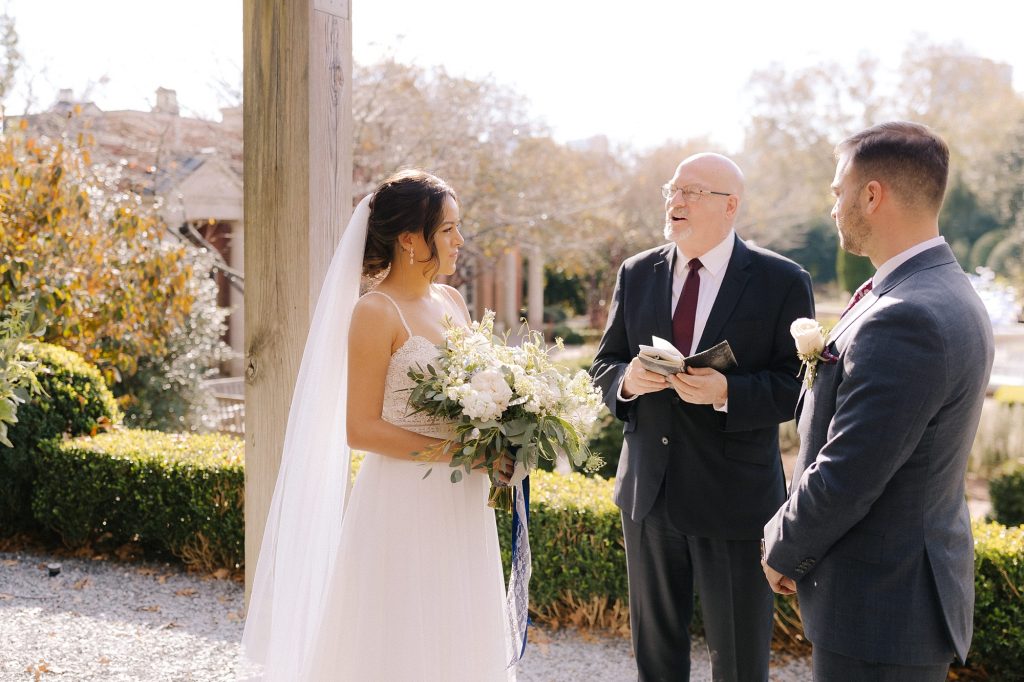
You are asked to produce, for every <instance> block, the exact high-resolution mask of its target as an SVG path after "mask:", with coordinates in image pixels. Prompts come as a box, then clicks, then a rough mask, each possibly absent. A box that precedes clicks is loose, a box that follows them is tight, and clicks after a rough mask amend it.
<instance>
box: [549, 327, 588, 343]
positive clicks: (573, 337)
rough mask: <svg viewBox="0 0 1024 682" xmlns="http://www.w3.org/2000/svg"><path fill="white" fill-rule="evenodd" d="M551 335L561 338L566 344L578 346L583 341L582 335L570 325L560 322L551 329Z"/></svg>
mask: <svg viewBox="0 0 1024 682" xmlns="http://www.w3.org/2000/svg"><path fill="white" fill-rule="evenodd" d="M551 336H553V337H555V338H560V339H562V343H564V344H565V345H566V346H579V345H580V344H582V343H583V340H584V339H583V337H582V336H581V335H580V334H579V332H577V331H576V330H575V329H573V328H572V327H570V326H568V325H565V324H560V325H557V326H556V327H555V328H554V329H552V330H551Z"/></svg>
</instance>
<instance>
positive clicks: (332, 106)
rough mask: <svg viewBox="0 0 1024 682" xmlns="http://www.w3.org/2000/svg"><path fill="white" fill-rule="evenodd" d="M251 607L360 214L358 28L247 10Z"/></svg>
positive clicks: (297, 9) (273, 8)
mask: <svg viewBox="0 0 1024 682" xmlns="http://www.w3.org/2000/svg"><path fill="white" fill-rule="evenodd" d="M242 20H243V24H244V26H243V42H244V57H243V83H244V88H243V91H244V94H243V117H244V124H245V128H244V145H245V147H244V148H245V161H244V168H245V171H244V176H245V183H244V185H245V186H244V194H245V199H244V205H245V209H244V210H245V220H246V224H245V232H246V235H245V240H244V246H245V274H246V296H245V349H246V358H245V372H246V395H245V397H246V433H245V458H246V472H245V473H246V481H245V495H246V505H245V525H246V548H245V550H246V551H245V555H246V597H247V598H248V594H249V589H250V586H251V581H252V575H253V571H254V570H255V567H256V558H257V556H258V554H259V547H260V542H261V540H262V538H263V527H264V522H265V519H266V515H267V512H268V510H269V507H270V500H271V496H272V494H273V490H274V484H275V482H276V479H277V470H278V465H279V463H280V458H281V448H282V445H283V443H284V431H285V425H286V423H287V419H288V407H289V404H290V402H291V396H292V390H293V389H294V385H295V377H296V375H297V374H298V369H299V363H300V360H301V357H302V350H303V346H304V345H305V340H306V330H307V329H308V328H309V322H310V319H311V318H312V311H313V309H314V307H315V305H316V298H317V295H318V294H319V291H320V283H321V282H322V281H323V278H324V276H325V274H326V272H327V266H328V265H329V263H330V258H331V256H332V254H333V251H334V245H335V244H336V243H337V241H338V239H339V238H340V235H341V231H342V228H343V226H344V224H345V222H346V221H347V219H348V215H349V213H350V212H351V177H352V157H351V140H350V135H351V116H352V113H351V108H352V107H351V92H350V83H351V78H350V75H351V72H352V56H351V55H352V47H351V45H352V41H351V35H352V26H351V20H350V19H344V18H341V17H338V16H334V15H331V14H326V13H323V12H317V11H315V10H314V0H245V1H244V5H243V19H242Z"/></svg>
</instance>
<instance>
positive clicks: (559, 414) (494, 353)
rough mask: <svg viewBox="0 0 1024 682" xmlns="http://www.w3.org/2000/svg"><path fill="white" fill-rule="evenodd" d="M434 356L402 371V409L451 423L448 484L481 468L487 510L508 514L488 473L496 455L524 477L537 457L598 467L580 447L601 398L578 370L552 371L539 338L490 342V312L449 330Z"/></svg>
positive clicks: (505, 492) (504, 496) (507, 496)
mask: <svg viewBox="0 0 1024 682" xmlns="http://www.w3.org/2000/svg"><path fill="white" fill-rule="evenodd" d="M556 347H557V348H561V339H558V341H557V345H556ZM440 349H441V355H440V357H439V358H438V359H437V361H436V362H434V363H431V364H429V365H427V366H426V367H425V368H424V367H419V366H417V367H413V368H412V369H410V370H409V377H410V378H411V379H412V380H413V382H414V387H413V389H412V393H411V394H410V396H409V405H410V407H411V408H412V410H413V412H424V413H426V414H428V415H431V416H433V417H437V418H439V419H446V420H450V421H454V422H455V435H454V436H453V437H452V439H451V440H450V442H449V443H448V445H449V451H453V452H454V455H453V456H452V460H451V466H452V469H453V470H452V473H451V480H452V482H453V483H457V482H458V481H460V480H462V472H463V471H465V472H467V473H468V472H470V471H471V470H473V469H481V468H482V469H485V470H486V471H487V473H488V474H489V475H490V478H491V495H490V500H489V503H490V505H491V506H492V507H496V508H506V509H508V508H510V507H511V500H512V497H511V490H510V488H508V487H505V486H502V485H500V484H497V483H496V481H497V478H496V476H495V472H494V469H495V466H496V465H497V463H498V461H499V460H500V458H501V455H502V453H506V454H508V455H509V456H510V457H512V458H514V459H515V461H516V462H517V463H518V464H521V465H522V466H523V468H524V469H525V470H526V471H527V472H529V471H530V470H531V469H534V468H536V467H537V464H538V462H539V461H540V459H541V458H544V459H546V460H549V461H552V462H553V461H555V460H556V459H557V458H558V457H559V456H564V457H566V458H567V459H568V461H569V462H570V463H571V464H572V465H573V466H574V467H576V468H582V469H584V470H585V471H594V470H596V469H598V468H600V467H601V466H602V464H603V463H604V462H603V461H602V460H601V458H600V457H598V456H597V455H595V454H593V453H591V452H590V449H589V448H588V447H587V435H588V433H589V431H590V428H591V427H592V425H593V424H594V422H595V421H596V420H597V415H598V412H599V410H600V409H601V404H602V403H601V394H600V392H599V391H598V389H597V388H595V387H594V385H593V383H592V382H591V380H590V376H589V375H588V374H587V373H586V372H584V371H583V370H580V371H578V372H576V373H571V372H570V371H569V370H568V369H566V368H564V367H560V366H558V365H556V364H554V363H553V362H552V361H551V357H550V351H551V348H549V347H547V346H546V345H545V344H544V338H543V336H542V335H541V334H540V333H539V332H536V331H530V332H529V333H528V334H527V336H526V339H525V340H524V341H523V343H522V345H520V346H509V345H508V344H507V343H506V339H500V338H498V337H496V336H494V312H493V311H490V310H488V311H487V312H486V313H485V314H484V317H483V319H482V320H480V321H479V322H474V323H472V324H471V325H470V326H468V327H456V326H449V327H448V328H447V329H446V330H445V340H444V343H443V344H442V345H441V346H440Z"/></svg>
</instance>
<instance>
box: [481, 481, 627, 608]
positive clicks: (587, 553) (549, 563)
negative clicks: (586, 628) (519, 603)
mask: <svg viewBox="0 0 1024 682" xmlns="http://www.w3.org/2000/svg"><path fill="white" fill-rule="evenodd" d="M497 516H498V538H499V541H500V542H501V546H502V550H501V551H502V561H503V565H504V566H506V567H507V566H509V564H510V560H511V547H510V539H511V537H512V516H511V514H507V513H499V514H498V515H497ZM530 551H531V552H532V554H533V577H532V578H531V580H530V607H531V609H532V610H533V611H535V612H536V613H538V614H539V615H540V616H541V617H542V618H545V617H548V616H550V615H551V613H552V612H553V611H554V609H555V607H557V606H558V605H559V603H560V602H561V601H562V600H564V599H565V598H566V596H567V595H568V594H570V593H571V594H572V595H573V597H574V598H575V599H577V600H580V601H589V600H591V599H592V598H594V597H598V598H605V597H607V599H608V601H609V602H614V601H615V600H621V601H622V602H623V603H626V602H627V595H628V591H627V586H626V552H625V547H624V545H623V541H622V522H621V520H620V519H619V509H618V507H616V506H615V504H614V503H613V502H612V482H611V481H608V480H606V479H603V478H599V477H589V476H584V475H582V474H577V473H572V474H564V475H563V474H555V473H550V472H546V471H535V472H533V473H532V474H531V475H530ZM506 577H507V576H506Z"/></svg>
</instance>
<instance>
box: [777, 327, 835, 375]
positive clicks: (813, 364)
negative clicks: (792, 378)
mask: <svg viewBox="0 0 1024 682" xmlns="http://www.w3.org/2000/svg"><path fill="white" fill-rule="evenodd" d="M789 333H790V334H792V335H793V341H794V342H795V343H796V355H797V357H798V358H800V360H801V363H802V364H801V365H800V372H798V373H797V376H800V374H801V373H803V375H804V381H805V382H806V383H807V388H810V387H811V386H813V385H814V377H815V375H816V374H817V372H818V362H819V361H823V362H825V363H827V364H830V365H831V364H833V363H835V362H836V360H838V359H839V358H837V357H836V356H835V355H834V354H833V353H832V352H831V351H829V350H828V349H827V348H825V337H826V336H827V335H828V330H827V329H825V328H824V327H822V326H821V325H820V324H818V323H817V321H815V320H812V319H810V318H807V317H801V318H799V319H796V320H794V321H793V324H791V325H790V326H789Z"/></svg>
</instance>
